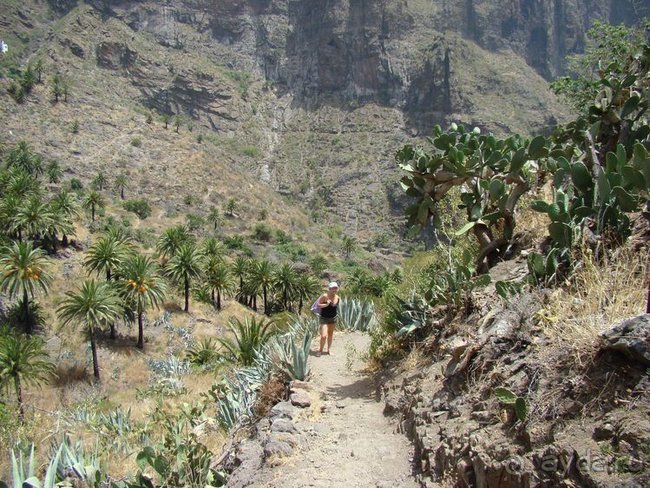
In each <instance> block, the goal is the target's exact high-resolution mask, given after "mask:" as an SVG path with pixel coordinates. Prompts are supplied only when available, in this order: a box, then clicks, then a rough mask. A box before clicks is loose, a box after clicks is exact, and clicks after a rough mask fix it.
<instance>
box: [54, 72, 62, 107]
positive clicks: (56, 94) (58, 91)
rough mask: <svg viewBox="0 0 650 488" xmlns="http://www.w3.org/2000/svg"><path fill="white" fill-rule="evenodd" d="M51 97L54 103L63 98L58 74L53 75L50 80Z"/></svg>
mask: <svg viewBox="0 0 650 488" xmlns="http://www.w3.org/2000/svg"><path fill="white" fill-rule="evenodd" d="M52 96H53V97H54V103H59V98H60V97H61V96H63V80H62V79H61V76H60V75H59V74H56V75H54V77H53V78H52Z"/></svg>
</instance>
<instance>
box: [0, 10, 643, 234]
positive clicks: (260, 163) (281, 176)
mask: <svg viewBox="0 0 650 488" xmlns="http://www.w3.org/2000/svg"><path fill="white" fill-rule="evenodd" d="M48 4H49V8H50V12H49V16H50V17H49V19H50V20H49V22H50V25H49V26H45V27H43V29H44V30H45V31H46V32H49V33H48V34H47V36H48V37H47V38H48V39H49V40H50V41H52V42H48V43H47V44H45V45H39V46H38V50H39V51H40V52H41V53H43V54H45V56H46V59H47V60H48V62H49V63H50V64H51V65H52V66H53V69H56V70H59V71H63V72H68V73H69V75H70V76H71V77H74V78H76V79H78V83H77V85H78V86H79V87H83V88H84V90H85V91H87V96H88V97H89V99H92V100H95V101H97V102H98V103H99V104H105V105H106V108H107V109H109V108H113V107H114V106H115V100H112V99H110V96H109V94H110V93H112V91H111V90H113V91H114V92H115V94H119V95H121V97H122V98H118V99H117V101H118V103H125V102H126V101H128V102H129V103H133V104H140V105H143V106H144V107H145V108H148V109H154V110H156V111H157V112H161V113H167V114H171V115H174V114H182V115H183V116H185V117H186V118H188V119H190V120H192V123H193V124H194V126H195V127H200V128H201V129H202V130H205V131H208V132H209V133H210V134H212V135H214V137H216V138H217V140H219V141H220V146H219V147H220V150H222V151H223V153H224V159H225V160H227V161H232V162H233V164H237V165H238V166H242V167H244V168H245V169H246V170H248V171H250V172H252V173H253V174H255V175H256V176H258V177H259V178H261V179H262V180H264V181H266V182H267V183H269V184H270V185H271V186H272V187H273V188H274V189H276V190H278V191H280V192H281V193H283V194H287V195H291V196H293V197H297V198H298V201H300V202H301V204H304V203H305V202H306V204H307V206H308V208H310V209H311V210H312V212H313V216H314V217H315V218H319V215H322V214H324V213H332V212H334V214H335V217H336V218H335V220H336V221H337V222H339V223H341V224H342V225H343V226H344V227H345V228H346V229H347V230H348V231H352V232H359V233H360V235H359V236H358V237H360V238H362V239H364V238H368V239H370V238H377V239H379V240H381V235H380V234H381V233H382V232H384V231H385V230H386V226H387V225H391V224H394V223H395V222H396V221H397V220H398V218H397V217H398V216H400V215H401V211H400V210H399V208H400V206H401V205H402V203H400V197H399V195H398V193H399V192H398V191H397V190H396V189H398V186H397V184H396V182H397V172H396V169H395V167H394V163H393V155H394V153H395V150H396V149H397V148H399V147H400V145H402V144H403V143H404V142H406V141H408V140H409V139H411V138H412V137H414V136H420V135H426V134H428V133H429V131H430V129H431V127H432V126H433V125H434V124H435V123H441V124H446V123H449V122H451V121H455V122H461V123H465V124H468V125H478V126H480V127H482V128H484V129H486V130H490V131H495V132H500V133H504V132H510V131H517V132H521V133H528V134H530V133H534V132H539V131H544V130H548V128H549V127H550V126H553V125H554V124H556V123H557V122H558V121H561V120H562V119H563V117H564V116H566V112H565V110H566V109H565V108H564V107H563V106H562V105H561V104H560V103H558V101H557V100H556V99H555V98H554V97H553V95H552V94H551V93H550V92H549V91H548V88H547V79H548V78H550V77H552V76H554V75H556V74H557V73H560V72H561V71H562V66H563V59H564V57H565V55H566V54H568V53H572V52H575V51H579V50H580V49H581V48H582V47H583V45H584V42H585V31H586V30H587V28H588V27H589V25H590V24H591V23H592V22H593V21H594V20H595V19H603V20H609V21H614V22H618V21H626V22H633V21H634V20H635V19H637V18H639V17H640V16H642V15H644V14H650V6H648V2H640V1H636V0H552V1H546V0H544V1H542V0H489V1H488V0H462V1H457V0H453V1H452V0H373V1H371V0H220V1H214V0H180V1H177V2H153V1H122V0H89V1H88V2H86V3H79V2H76V1H75V0H56V1H50V2H48ZM2 16H5V18H2ZM45 16H46V15H45V13H44V4H43V3H41V2H30V1H27V2H24V3H23V4H18V3H12V4H11V8H9V9H7V10H6V11H5V12H4V13H3V14H1V15H0V21H3V20H6V22H5V23H6V25H8V26H13V27H14V28H15V29H16V35H17V36H18V38H29V35H28V31H27V30H26V29H24V28H23V27H22V26H20V25H19V22H18V20H19V19H22V18H26V19H31V20H30V22H31V23H32V25H37V26H38V25H40V20H38V21H37V22H35V21H34V19H35V18H39V19H40V18H43V17H45ZM12 19H14V20H16V22H13V21H12ZM20 22H22V21H20ZM3 25H4V24H3ZM32 30H33V29H32ZM18 31H20V32H18ZM25 35H27V37H25ZM21 36H23V37H21ZM39 55H40V54H39ZM107 80H110V81H111V87H112V89H111V90H106V89H105V88H100V87H103V86H104V85H105V84H106V82H107ZM224 137H225V138H226V140H225V142H226V143H225V144H221V143H222V142H224V141H223V140H221V138H224ZM106 143H107V144H110V143H111V142H110V141H106ZM243 149H246V151H243ZM228 151H230V152H228ZM242 153H245V154H244V155H245V157H244V158H242V157H241V156H242ZM369 215H371V216H372V218H369Z"/></svg>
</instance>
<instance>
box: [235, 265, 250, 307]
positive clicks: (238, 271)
mask: <svg viewBox="0 0 650 488" xmlns="http://www.w3.org/2000/svg"><path fill="white" fill-rule="evenodd" d="M249 268H250V262H249V260H248V259H247V258H245V257H243V256H237V257H236V258H235V261H234V262H233V263H232V274H233V276H234V277H235V278H239V290H238V292H237V297H238V299H239V303H242V304H243V303H245V299H244V278H246V274H247V273H248V269H249Z"/></svg>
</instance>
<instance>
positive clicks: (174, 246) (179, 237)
mask: <svg viewBox="0 0 650 488" xmlns="http://www.w3.org/2000/svg"><path fill="white" fill-rule="evenodd" d="M191 241H192V236H191V235H190V233H189V231H188V230H187V227H185V226H184V225H177V226H176V227H170V228H169V229H165V231H164V232H163V233H162V235H161V236H160V238H159V239H158V244H157V245H156V251H158V254H160V255H161V257H163V258H169V257H172V256H174V255H175V254H176V253H177V252H178V249H179V248H180V247H181V246H182V245H184V244H187V243H189V242H191Z"/></svg>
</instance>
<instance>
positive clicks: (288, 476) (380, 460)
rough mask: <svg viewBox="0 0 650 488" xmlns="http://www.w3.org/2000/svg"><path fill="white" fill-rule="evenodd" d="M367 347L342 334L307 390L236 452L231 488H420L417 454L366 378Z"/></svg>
mask: <svg viewBox="0 0 650 488" xmlns="http://www.w3.org/2000/svg"><path fill="white" fill-rule="evenodd" d="M368 342H369V338H368V336H367V335H363V334H360V333H349V334H346V333H343V334H339V335H337V337H336V338H335V342H334V345H333V349H332V352H333V354H332V355H330V356H327V355H324V356H322V357H315V356H312V358H311V368H312V375H311V378H310V381H309V383H306V384H298V385H294V387H293V390H294V391H295V392H296V393H294V394H293V395H292V396H291V399H290V400H288V401H285V402H281V403H278V404H277V405H275V407H273V409H272V410H271V413H270V415H269V417H268V418H265V419H263V420H262V421H260V422H259V423H258V424H257V426H256V433H255V435H253V436H252V437H251V438H249V439H246V440H244V441H243V442H242V443H241V444H240V445H239V446H238V448H237V450H236V453H235V454H234V456H233V457H234V459H233V460H232V461H231V464H232V465H238V467H236V469H235V471H234V473H233V475H232V476H231V478H230V479H229V483H228V486H229V487H232V488H236V487H243V486H268V487H271V486H284V487H296V488H297V487H303V486H316V487H318V486H320V487H330V486H348V487H364V488H365V487H371V486H377V487H393V486H400V487H405V488H408V487H415V486H419V484H418V483H416V481H415V479H414V478H413V476H412V466H411V461H412V459H413V458H412V446H411V445H410V443H409V442H408V440H407V439H406V437H404V436H403V435H401V434H399V433H397V432H396V425H395V424H394V422H392V420H391V418H390V417H386V416H384V414H383V409H384V405H383V403H382V402H381V401H380V400H381V398H380V396H378V392H379V390H378V389H377V384H376V383H375V381H374V379H373V377H372V376H369V375H368V374H366V373H364V372H363V366H364V364H363V362H362V361H361V359H360V357H361V354H362V353H363V352H365V350H366V348H367V346H368ZM292 403H294V404H296V405H293V404H292ZM299 405H302V406H303V407H304V408H301V407H300V406H299Z"/></svg>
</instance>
